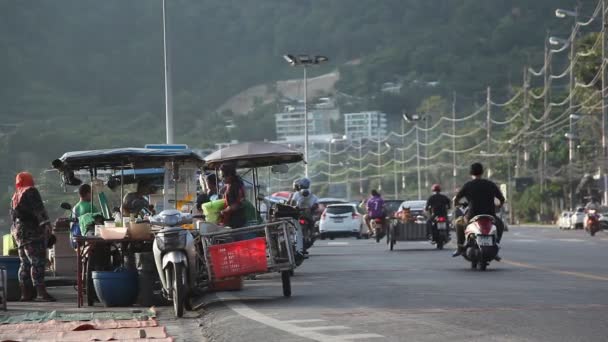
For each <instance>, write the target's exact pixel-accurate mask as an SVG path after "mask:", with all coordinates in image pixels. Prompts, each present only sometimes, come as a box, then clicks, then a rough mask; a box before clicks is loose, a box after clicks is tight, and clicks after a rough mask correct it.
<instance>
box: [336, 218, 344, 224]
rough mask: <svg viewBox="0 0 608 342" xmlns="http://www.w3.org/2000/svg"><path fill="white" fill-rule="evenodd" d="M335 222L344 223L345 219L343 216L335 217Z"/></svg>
mask: <svg viewBox="0 0 608 342" xmlns="http://www.w3.org/2000/svg"><path fill="white" fill-rule="evenodd" d="M334 222H336V223H342V222H344V220H343V219H341V218H335V219H334Z"/></svg>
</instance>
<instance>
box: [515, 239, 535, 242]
mask: <svg viewBox="0 0 608 342" xmlns="http://www.w3.org/2000/svg"><path fill="white" fill-rule="evenodd" d="M539 241H540V240H534V239H509V242H539Z"/></svg>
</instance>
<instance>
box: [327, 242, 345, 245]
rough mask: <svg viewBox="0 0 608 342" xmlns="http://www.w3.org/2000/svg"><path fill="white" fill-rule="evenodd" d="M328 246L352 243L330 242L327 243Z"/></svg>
mask: <svg viewBox="0 0 608 342" xmlns="http://www.w3.org/2000/svg"><path fill="white" fill-rule="evenodd" d="M327 245H328V246H346V245H350V243H349V242H328V243H327Z"/></svg>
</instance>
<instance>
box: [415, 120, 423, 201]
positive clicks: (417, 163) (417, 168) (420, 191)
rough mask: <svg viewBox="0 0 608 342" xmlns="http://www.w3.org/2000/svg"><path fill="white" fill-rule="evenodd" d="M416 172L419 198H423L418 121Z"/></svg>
mask: <svg viewBox="0 0 608 342" xmlns="http://www.w3.org/2000/svg"><path fill="white" fill-rule="evenodd" d="M414 127H415V128H416V173H417V174H418V199H422V189H421V187H420V185H421V184H420V136H419V134H418V122H416V126H414Z"/></svg>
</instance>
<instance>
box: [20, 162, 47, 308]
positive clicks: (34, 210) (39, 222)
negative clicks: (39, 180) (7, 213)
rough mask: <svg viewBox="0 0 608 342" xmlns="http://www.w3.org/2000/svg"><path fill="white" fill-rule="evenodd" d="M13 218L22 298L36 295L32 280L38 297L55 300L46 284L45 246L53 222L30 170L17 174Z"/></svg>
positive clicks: (22, 299)
mask: <svg viewBox="0 0 608 342" xmlns="http://www.w3.org/2000/svg"><path fill="white" fill-rule="evenodd" d="M11 218H12V221H13V225H12V227H11V234H12V235H13V237H14V238H15V241H16V242H17V246H18V250H19V259H20V261H21V267H20V268H19V286H20V288H21V301H31V300H33V299H34V295H35V294H34V293H33V291H32V290H33V289H32V288H31V285H32V284H33V285H34V286H35V288H36V292H37V294H38V298H37V299H38V300H40V301H55V298H53V297H52V296H51V295H49V294H48V292H47V291H46V287H45V285H44V271H45V266H46V249H47V242H48V239H49V237H50V236H51V224H50V221H49V216H48V214H47V212H46V210H45V209H44V203H43V202H42V198H41V197H40V193H39V192H38V190H37V189H36V188H35V187H34V178H33V177H32V175H31V174H30V173H28V172H21V173H19V174H18V175H17V177H16V180H15V193H14V194H13V200H12V203H11Z"/></svg>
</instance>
